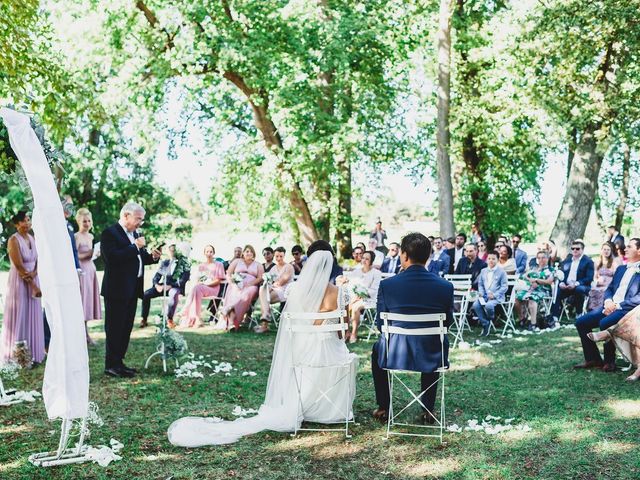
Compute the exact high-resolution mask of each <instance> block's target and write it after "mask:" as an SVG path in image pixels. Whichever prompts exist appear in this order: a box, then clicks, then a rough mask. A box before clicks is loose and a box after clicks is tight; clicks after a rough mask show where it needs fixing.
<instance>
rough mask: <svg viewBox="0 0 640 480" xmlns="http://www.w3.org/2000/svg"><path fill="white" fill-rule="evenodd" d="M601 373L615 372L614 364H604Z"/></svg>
mask: <svg viewBox="0 0 640 480" xmlns="http://www.w3.org/2000/svg"><path fill="white" fill-rule="evenodd" d="M602 371H603V372H615V371H616V364H615V363H605V364H604V365H603V367H602Z"/></svg>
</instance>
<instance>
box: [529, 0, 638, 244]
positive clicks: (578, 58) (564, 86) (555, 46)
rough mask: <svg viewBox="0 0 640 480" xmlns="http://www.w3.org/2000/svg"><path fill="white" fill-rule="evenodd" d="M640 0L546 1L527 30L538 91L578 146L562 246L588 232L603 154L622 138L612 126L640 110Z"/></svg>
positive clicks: (560, 224) (558, 231) (557, 229)
mask: <svg viewBox="0 0 640 480" xmlns="http://www.w3.org/2000/svg"><path fill="white" fill-rule="evenodd" d="M638 7H639V4H638V2H637V1H626V0H625V1H623V0H594V1H591V2H582V1H578V0H571V1H567V0H563V1H560V0H556V1H552V2H544V3H542V2H541V3H540V4H539V5H538V6H537V8H536V9H535V10H534V11H533V12H532V15H531V17H530V19H529V23H528V24H527V29H526V33H525V34H524V35H523V38H524V39H525V40H526V41H527V42H528V44H527V45H526V48H524V49H523V53H524V55H525V57H524V61H525V62H526V63H527V64H528V65H529V66H530V67H529V71H530V75H529V76H528V78H529V79H530V80H531V82H530V85H531V86H532V87H533V89H534V97H535V98H536V99H537V101H539V102H540V104H541V105H543V106H544V107H545V108H546V109H547V111H548V112H550V114H551V115H552V116H553V117H554V118H555V119H556V121H557V122H558V124H559V126H560V128H563V129H565V131H566V132H567V143H568V144H569V145H570V148H569V150H570V151H571V153H572V154H571V155H570V163H569V169H568V179H567V188H566V193H565V195H564V198H563V200H562V206H561V209H560V213H559V214H558V217H557V219H556V222H555V225H554V227H553V231H552V233H551V237H552V238H553V239H554V240H555V241H556V243H557V244H558V246H559V248H560V249H561V250H565V249H566V248H567V247H568V245H569V244H570V243H571V241H572V240H573V239H575V238H578V237H583V236H584V233H585V229H586V227H587V223H588V220H589V215H590V212H591V209H592V206H593V205H594V200H595V198H596V192H597V188H598V177H599V174H600V170H601V166H602V164H603V159H604V158H605V155H606V153H607V151H608V150H609V148H610V146H611V145H612V144H614V143H616V142H617V141H618V140H619V138H618V139H617V138H616V136H615V135H612V132H615V131H619V132H624V131H626V130H628V126H629V125H632V124H634V123H636V121H637V118H638V102H637V99H638V94H639V93H640V62H639V61H638V60H639V58H638V51H640V50H639V49H640V23H639V22H638ZM523 46H524V45H523ZM572 144H574V145H572Z"/></svg>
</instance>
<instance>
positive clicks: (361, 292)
mask: <svg viewBox="0 0 640 480" xmlns="http://www.w3.org/2000/svg"><path fill="white" fill-rule="evenodd" d="M353 293H354V294H356V295H357V296H358V297H360V298H369V291H368V290H367V289H366V288H364V287H363V286H362V285H354V286H353Z"/></svg>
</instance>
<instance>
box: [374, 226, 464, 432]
mask: <svg viewBox="0 0 640 480" xmlns="http://www.w3.org/2000/svg"><path fill="white" fill-rule="evenodd" d="M430 255H431V245H430V243H429V240H428V239H427V237H425V236H424V235H422V234H421V233H409V234H407V235H406V236H405V237H404V238H403V239H402V242H401V245H400V260H401V262H402V269H403V273H402V274H400V275H396V276H394V277H391V278H387V279H386V280H384V281H382V282H380V287H379V288H378V304H377V312H378V313H377V318H376V325H377V326H378V329H381V328H382V318H381V316H380V314H381V313H382V312H389V313H399V314H408V315H415V314H428V313H446V315H447V321H446V323H445V325H446V326H448V325H450V324H451V323H452V321H453V286H452V285H451V283H449V282H447V281H446V280H444V279H442V278H440V277H438V276H437V275H435V274H433V273H431V272H427V270H426V269H425V268H424V265H425V264H426V263H427V260H428V259H429V256H430ZM394 325H395V326H398V327H406V328H411V327H414V326H415V324H411V325H407V324H403V323H402V322H394ZM389 342H390V345H391V347H392V353H393V355H392V356H388V355H387V344H386V340H385V336H384V335H381V336H380V338H379V339H378V341H377V342H376V343H375V345H374V346H373V351H372V353H371V369H372V373H373V384H374V387H375V393H376V402H377V404H378V408H377V409H376V410H375V411H374V412H373V416H374V417H375V418H378V419H380V420H383V419H385V418H386V417H387V412H388V411H389V403H390V399H389V382H388V377H387V372H385V371H384V368H393V369H397V370H409V371H414V372H422V376H421V384H422V389H421V390H422V391H424V393H423V395H422V397H421V402H422V403H423V404H424V406H425V407H426V409H427V410H426V411H425V412H424V413H423V418H424V421H425V422H427V423H431V420H432V419H433V416H434V413H435V412H434V407H435V401H436V391H437V380H438V376H439V374H438V372H437V370H438V369H439V368H440V367H441V366H442V365H441V363H442V355H443V354H444V361H445V365H446V366H448V365H449V360H448V353H449V340H448V338H447V336H446V335H445V337H444V352H443V351H442V349H441V344H440V338H439V337H438V336H437V335H430V336H421V337H420V336H407V335H393V334H392V335H391V336H390V338H389Z"/></svg>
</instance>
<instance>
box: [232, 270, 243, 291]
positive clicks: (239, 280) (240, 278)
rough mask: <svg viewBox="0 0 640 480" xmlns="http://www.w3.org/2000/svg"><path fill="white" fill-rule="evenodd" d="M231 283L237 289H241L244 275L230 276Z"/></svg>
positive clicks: (235, 274)
mask: <svg viewBox="0 0 640 480" xmlns="http://www.w3.org/2000/svg"><path fill="white" fill-rule="evenodd" d="M231 281H232V282H233V283H235V284H236V286H237V287H238V288H242V283H243V282H244V275H242V274H241V273H234V274H233V275H232V276H231Z"/></svg>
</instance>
